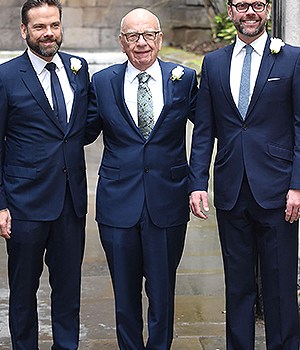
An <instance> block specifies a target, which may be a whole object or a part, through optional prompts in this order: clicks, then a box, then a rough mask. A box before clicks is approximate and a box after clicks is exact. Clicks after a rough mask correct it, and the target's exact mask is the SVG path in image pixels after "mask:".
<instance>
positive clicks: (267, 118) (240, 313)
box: [190, 0, 300, 350]
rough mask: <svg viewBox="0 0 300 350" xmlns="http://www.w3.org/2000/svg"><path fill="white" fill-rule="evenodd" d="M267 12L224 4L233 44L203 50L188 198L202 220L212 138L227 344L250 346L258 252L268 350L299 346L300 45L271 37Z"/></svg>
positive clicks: (240, 348)
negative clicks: (234, 34) (232, 27)
mask: <svg viewBox="0 0 300 350" xmlns="http://www.w3.org/2000/svg"><path fill="white" fill-rule="evenodd" d="M270 10H271V8H270V4H269V1H268V0H267V1H266V0H264V1H253V0H252V1H249V2H238V1H232V2H229V3H228V14H229V17H230V18H231V20H232V21H233V23H234V25H235V27H236V29H237V38H236V42H235V43H234V44H232V45H230V46H227V47H225V48H222V49H220V50H218V51H215V52H213V53H211V54H208V55H207V56H206V57H205V60H204V62H203V70H202V78H201V84H200V89H199V95H198V103H199V104H198V107H197V111H196V117H195V128H194V134H193V143H192V154H191V174H190V191H191V192H192V193H191V200H190V202H191V207H192V210H193V212H194V214H195V215H197V216H198V217H200V218H204V219H206V218H207V213H206V211H207V210H208V199H207V188H208V177H209V166H210V161H211V156H212V151H213V145H214V140H215V138H216V139H217V154H216V158H215V164H214V200H215V206H216V209H217V220H218V227H219V235H220V240H221V246H222V253H223V260H224V270H225V282H226V311H227V312H226V335H227V350H250V349H254V324H255V303H256V298H257V295H256V289H257V288H256V274H255V271H256V264H257V256H258V261H259V263H260V271H261V278H262V292H263V304H264V320H265V328H266V342H267V349H268V350H279V349H280V350H299V319H298V317H299V316H298V306H297V260H298V259H297V256H298V254H297V250H298V219H299V216H300V214H299V208H300V49H299V48H296V47H292V46H290V45H284V43H283V42H282V41H281V40H280V39H275V40H274V38H272V39H271V38H270V37H269V36H268V34H267V33H266V24H267V20H268V18H269V14H270ZM247 55H249V56H247ZM244 58H245V59H244ZM249 58H250V59H249ZM247 72H248V74H249V75H248V78H247V79H245V77H246V76H247ZM247 86H248V88H247V89H246V87H247ZM245 92H246V93H245ZM245 102H246V103H245Z"/></svg>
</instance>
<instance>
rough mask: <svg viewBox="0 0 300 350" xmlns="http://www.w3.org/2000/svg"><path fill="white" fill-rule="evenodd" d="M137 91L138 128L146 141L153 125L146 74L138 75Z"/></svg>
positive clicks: (151, 105) (150, 98) (147, 76)
mask: <svg viewBox="0 0 300 350" xmlns="http://www.w3.org/2000/svg"><path fill="white" fill-rule="evenodd" d="M137 77H138V80H139V86H138V90H137V110H138V126H139V129H140V132H141V134H142V135H143V136H144V138H145V139H148V137H149V135H150V133H151V131H152V129H153V125H154V116H153V101H152V94H151V91H150V89H149V86H148V80H149V78H150V75H149V74H148V73H146V72H141V73H139V74H138V76H137Z"/></svg>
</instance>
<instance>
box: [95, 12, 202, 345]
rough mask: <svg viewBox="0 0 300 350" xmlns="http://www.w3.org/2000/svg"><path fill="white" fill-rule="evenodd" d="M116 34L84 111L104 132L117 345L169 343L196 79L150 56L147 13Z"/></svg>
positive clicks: (103, 213) (153, 20)
mask: <svg viewBox="0 0 300 350" xmlns="http://www.w3.org/2000/svg"><path fill="white" fill-rule="evenodd" d="M119 38H120V44H121V48H122V50H123V51H124V52H125V53H126V54H127V56H128V61H127V62H125V63H124V64H118V65H114V66H112V67H109V68H107V69H105V70H103V71H100V72H98V73H96V74H95V75H94V76H93V78H92V91H93V93H94V96H93V98H92V103H91V109H90V112H91V115H92V117H93V119H96V120H97V119H98V131H99V130H103V137H104V153H103V159H102V164H101V166H100V170H99V182H98V189H97V217H96V219H97V221H98V223H99V230H100V236H101V241H102V244H103V247H104V250H105V252H106V256H107V259H108V265H109V269H110V273H111V277H112V282H113V287H114V293H115V307H116V322H117V337H118V342H119V347H120V349H122V350H125V349H130V350H141V349H149V350H150V349H156V350H167V349H170V347H171V343H172V338H173V317H174V289H175V275H176V268H177V266H178V264H179V261H180V258H181V255H182V250H183V245H184V240H185V232H186V224H187V221H188V220H189V196H188V182H187V180H188V172H189V167H188V164H187V159H186V122H187V119H188V118H192V119H193V112H194V107H195V100H196V95H197V90H198V89H197V79H196V74H195V71H194V70H191V69H188V68H186V67H181V66H179V67H177V65H176V64H174V63H170V62H168V63H166V62H163V61H161V60H159V59H157V54H158V52H159V50H160V48H161V45H162V32H161V28H160V23H159V20H158V18H157V17H156V16H155V15H154V14H152V13H151V12H149V11H147V10H145V9H140V8H139V9H135V10H133V11H131V12H129V13H128V14H127V15H126V16H125V17H124V18H123V19H122V22H121V33H120V37H119ZM92 95H93V94H92ZM143 278H145V290H146V294H147V297H148V300H149V308H148V339H147V342H146V345H145V344H144V340H143V321H142V282H143Z"/></svg>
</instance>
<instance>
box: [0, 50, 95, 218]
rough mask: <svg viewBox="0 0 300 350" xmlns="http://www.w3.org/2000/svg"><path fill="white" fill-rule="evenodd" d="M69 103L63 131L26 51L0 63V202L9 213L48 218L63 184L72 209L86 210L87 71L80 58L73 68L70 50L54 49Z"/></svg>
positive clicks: (55, 212) (57, 207) (59, 202)
mask: <svg viewBox="0 0 300 350" xmlns="http://www.w3.org/2000/svg"><path fill="white" fill-rule="evenodd" d="M59 55H60V57H61V59H62V61H63V63H64V66H65V69H66V72H67V75H68V77H69V81H70V84H71V87H72V88H73V91H74V103H73V109H72V113H71V117H70V124H69V126H68V130H67V132H66V133H65V134H64V132H63V130H62V128H61V126H60V124H59V122H58V120H57V119H56V118H55V116H54V113H53V111H52V109H51V107H50V104H49V102H48V100H47V97H46V95H45V93H44V90H43V88H42V86H41V84H40V82H39V80H38V77H37V75H36V73H35V71H34V69H33V67H32V65H31V63H30V60H29V58H28V55H27V52H24V53H23V55H21V56H19V57H17V58H15V59H13V60H11V61H9V62H6V63H4V64H2V65H1V66H0V155H1V157H0V160H1V163H0V170H1V172H0V176H1V177H0V208H9V210H10V211H11V214H12V218H13V219H20V220H38V221H40V220H42V221H44V220H54V219H56V218H57V217H58V216H59V215H60V213H61V210H62V208H63V204H64V197H65V191H66V184H67V176H68V178H69V186H70V190H71V195H72V199H73V203H74V208H75V211H76V214H77V215H78V216H79V217H82V216H84V215H85V214H86V204H87V198H86V196H87V195H86V175H85V161H84V150H83V143H84V131H85V124H86V115H87V103H88V88H89V75H88V70H87V64H86V62H85V61H84V60H83V59H81V62H82V67H81V69H80V70H79V71H78V72H77V74H74V73H73V72H72V71H71V68H70V57H72V56H70V55H68V54H65V53H60V54H59Z"/></svg>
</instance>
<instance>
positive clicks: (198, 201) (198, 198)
mask: <svg viewBox="0 0 300 350" xmlns="http://www.w3.org/2000/svg"><path fill="white" fill-rule="evenodd" d="M190 207H191V210H192V212H193V214H194V215H195V216H197V217H199V218H201V219H207V218H208V216H207V215H206V213H205V212H208V211H209V205H208V195H207V192H206V191H194V192H192V193H191V196H190Z"/></svg>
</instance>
